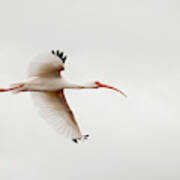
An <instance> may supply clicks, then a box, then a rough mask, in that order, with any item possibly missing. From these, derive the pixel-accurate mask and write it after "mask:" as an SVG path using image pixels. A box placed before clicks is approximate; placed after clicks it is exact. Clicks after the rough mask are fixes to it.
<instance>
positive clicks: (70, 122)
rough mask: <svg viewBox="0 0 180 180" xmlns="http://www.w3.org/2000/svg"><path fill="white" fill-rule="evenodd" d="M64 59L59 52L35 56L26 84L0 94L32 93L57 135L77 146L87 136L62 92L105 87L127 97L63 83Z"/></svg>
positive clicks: (99, 85)
mask: <svg viewBox="0 0 180 180" xmlns="http://www.w3.org/2000/svg"><path fill="white" fill-rule="evenodd" d="M66 58H67V57H66V56H64V54H63V52H59V51H58V50H57V51H56V52H55V51H51V52H48V53H44V54H41V55H39V56H37V57H36V58H35V59H34V60H33V61H32V63H31V64H30V67H29V70H28V76H29V79H28V80H27V81H24V82H20V83H18V84H13V85H12V86H11V88H9V89H0V92H6V91H12V92H14V93H20V92H24V91H29V92H31V94H32V97H33V101H34V103H35V105H36V106H37V108H38V110H39V113H40V115H41V116H42V117H43V118H44V119H46V120H47V121H48V122H49V124H50V125H51V126H52V127H54V128H55V130H56V131H57V132H58V133H60V134H64V135H66V136H67V137H68V138H71V139H72V140H73V141H74V142H75V143H77V142H78V141H79V140H82V139H87V137H88V136H89V135H82V134H81V131H80V128H79V125H78V123H77V122H76V120H75V117H74V114H73V112H72V111H71V109H70V107H69V105H68V102H67V100H66V98H65V94H64V90H65V89H83V88H100V87H104V88H109V89H113V90H116V91H118V92H119V93H121V94H122V95H124V96H126V95H125V94H124V93H123V92H122V91H120V90H118V89H116V88H114V87H112V86H108V85H105V84H102V83H100V82H97V81H96V82H91V83H88V84H86V85H79V84H73V83H70V82H68V81H66V80H65V79H64V78H63V77H62V75H61V72H62V71H63V70H64V69H65V66H64V63H65V61H66Z"/></svg>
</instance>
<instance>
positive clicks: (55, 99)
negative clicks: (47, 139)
mask: <svg viewBox="0 0 180 180" xmlns="http://www.w3.org/2000/svg"><path fill="white" fill-rule="evenodd" d="M32 95H33V100H34V102H35V105H36V106H38V108H39V113H40V115H41V116H42V117H43V118H44V119H46V120H47V121H48V122H49V124H50V125H51V126H53V127H54V128H55V130H56V131H57V132H58V133H60V134H64V135H66V137H70V138H71V139H78V138H81V132H80V129H79V126H78V124H77V122H76V120H75V118H74V115H73V113H72V111H71V109H70V108H69V105H68V103H67V101H66V98H65V95H64V92H63V90H61V91H58V92H42V93H39V92H33V93H32Z"/></svg>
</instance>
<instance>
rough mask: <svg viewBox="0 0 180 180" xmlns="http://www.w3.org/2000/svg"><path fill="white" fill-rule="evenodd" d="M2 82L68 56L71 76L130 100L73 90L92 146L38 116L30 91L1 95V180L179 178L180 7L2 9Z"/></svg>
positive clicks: (127, 4) (118, 3)
mask: <svg viewBox="0 0 180 180" xmlns="http://www.w3.org/2000/svg"><path fill="white" fill-rule="evenodd" d="M0 25H1V26H0V72H1V73H0V82H1V86H2V87H4V86H5V87H6V86H7V85H8V84H10V83H13V82H14V81H15V82H17V81H18V80H20V79H24V78H25V77H26V73H27V72H26V69H27V66H28V64H29V62H30V61H31V58H32V57H33V56H35V55H37V54H39V53H41V52H42V51H47V50H48V51H49V50H51V49H62V50H64V51H65V52H66V54H67V55H68V57H69V58H68V60H67V63H66V72H64V77H66V78H68V79H70V80H73V81H76V82H79V81H83V82H86V81H89V80H99V81H102V82H105V83H109V84H112V85H114V86H116V87H118V88H120V89H122V90H124V91H125V92H126V93H127V94H128V96H129V97H128V98H127V99H125V98H123V97H121V96H120V95H119V94H117V93H114V92H111V91H108V90H74V91H73V90H71V91H70V90H69V91H67V93H66V94H67V98H68V101H69V103H70V105H71V107H72V109H73V111H74V113H75V115H76V118H77V120H78V122H79V123H80V125H81V127H82V131H83V132H84V133H89V134H90V135H91V137H90V139H89V141H87V142H86V143H84V144H81V145H76V144H73V143H72V142H71V141H68V140H67V139H64V138H63V137H61V136H59V135H58V134H56V132H55V131H53V129H51V128H50V127H49V126H48V125H47V123H46V122H45V121H44V120H42V119H41V118H40V116H39V115H38V113H37V111H36V108H35V107H34V106H33V103H32V101H31V97H30V95H29V94H28V93H25V94H20V95H11V94H8V93H7V94H1V95H0V107H1V112H0V179H3V180H12V179H13V180H32V179H33V180H49V179H53V180H59V179H62V180H74V179H79V180H84V179H86V180H92V179H93V180H99V179H104V180H109V179H112V180H120V179H122V180H135V179H138V180H144V179H146V180H152V179H153V180H160V179H163V180H169V179H171V180H177V179H180V171H179V166H180V153H179V151H180V131H179V129H180V122H179V121H180V113H179V111H178V109H179V105H180V96H179V92H180V85H179V80H180V73H179V68H180V60H179V59H180V50H179V48H180V2H179V1H178V0H169V1H168V0H146V1H145V0H136V1H134V0H126V1H122V0H111V1H103V0H98V1H97V0H89V1H83V0H76V1H72V0H66V1H65V0H64V1H63V0H46V2H45V1H43V0H36V1H35V0H31V1H24V0H16V1H10V0H6V1H3V0H1V1H0Z"/></svg>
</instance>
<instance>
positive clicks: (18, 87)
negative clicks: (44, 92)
mask: <svg viewBox="0 0 180 180" xmlns="http://www.w3.org/2000/svg"><path fill="white" fill-rule="evenodd" d="M23 86H24V84H19V85H17V86H14V87H12V88H7V89H0V92H7V91H16V90H18V89H20V88H22V87H23Z"/></svg>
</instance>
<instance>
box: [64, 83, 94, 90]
mask: <svg viewBox="0 0 180 180" xmlns="http://www.w3.org/2000/svg"><path fill="white" fill-rule="evenodd" d="M66 88H67V89H91V88H97V85H96V84H94V83H85V84H73V83H68V84H67V87H66Z"/></svg>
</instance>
